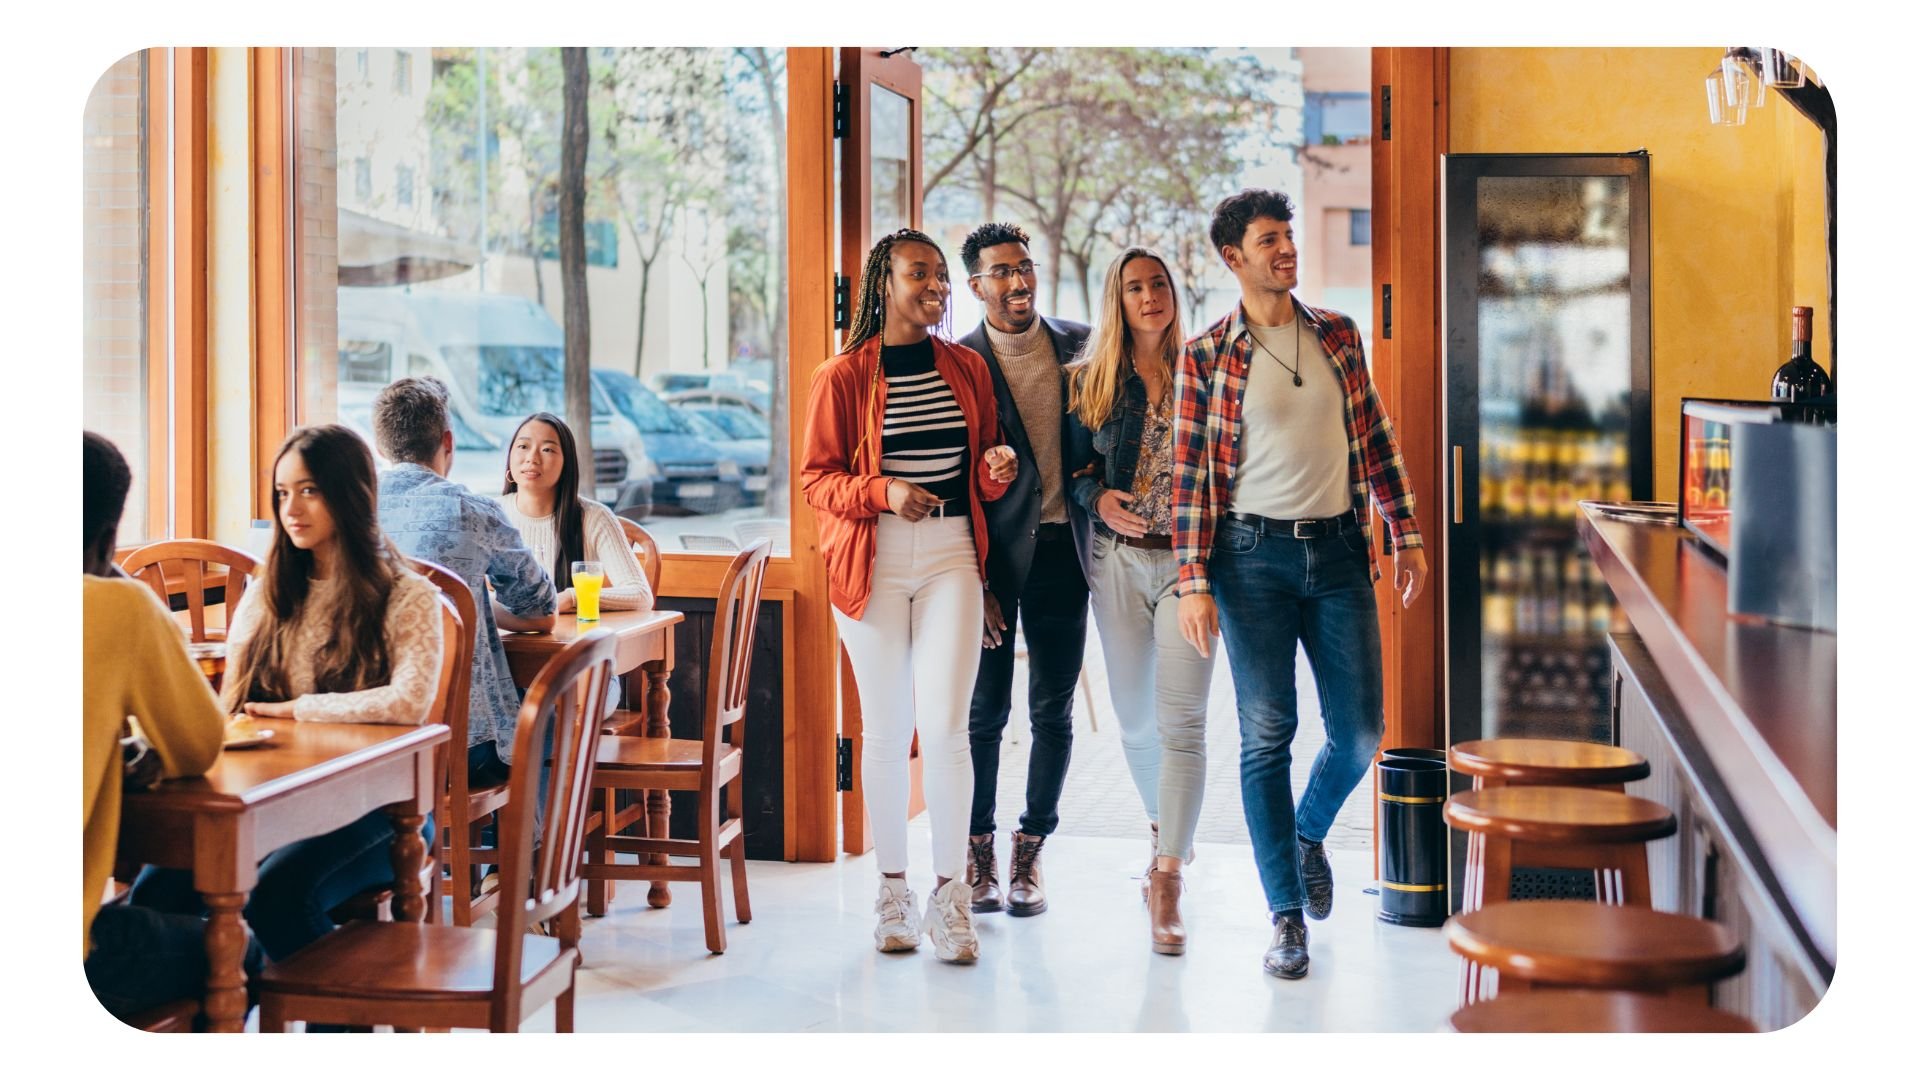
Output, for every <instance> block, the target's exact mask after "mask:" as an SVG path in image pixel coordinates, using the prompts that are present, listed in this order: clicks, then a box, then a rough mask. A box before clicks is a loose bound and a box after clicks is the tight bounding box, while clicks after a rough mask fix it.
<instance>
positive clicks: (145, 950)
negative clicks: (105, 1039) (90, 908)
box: [86, 904, 265, 1020]
mask: <svg viewBox="0 0 1920 1080" xmlns="http://www.w3.org/2000/svg"><path fill="white" fill-rule="evenodd" d="M92 938H93V948H92V949H91V950H90V951H88V953H87V962H86V972H87V983H88V985H90V986H92V987H93V994H94V996H95V997H97V998H99V999H100V1004H102V1005H104V1006H106V1008H107V1011H108V1012H110V1013H112V1014H113V1015H115V1016H117V1017H119V1018H120V1019H122V1020H126V1019H130V1018H132V1017H133V1016H134V1015H135V1014H137V1013H140V1012H144V1011H146V1010H147V1009H151V1008H154V1007H155V1006H158V1005H164V1004H166V1003H167V1002H169V1001H178V1000H180V999H182V998H199V997H201V996H202V995H204V994H205V993H206V992H207V943H206V938H207V920H205V919H203V918H201V917H199V916H198V915H183V914H176V913H173V912H165V911H155V910H153V909H152V908H144V907H136V906H134V905H133V904H107V905H105V906H104V907H102V908H101V909H100V911H99V913H98V914H97V915H95V916H94V917H93V931H92ZM264 962H265V955H264V954H263V953H262V952H261V950H260V943H259V942H258V941H256V940H255V939H254V936H253V935H252V934H248V935H247V951H246V954H245V956H244V957H243V958H242V960H241V966H242V967H243V968H244V969H245V971H246V973H247V1005H248V1006H249V1007H251V1006H252V1005H253V992H254V983H255V981H256V980H258V979H259V977H260V968H261V966H262V965H263V963H264Z"/></svg>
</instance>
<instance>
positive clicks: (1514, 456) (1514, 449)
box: [1500, 430, 1533, 521]
mask: <svg viewBox="0 0 1920 1080" xmlns="http://www.w3.org/2000/svg"><path fill="white" fill-rule="evenodd" d="M1528 434H1529V433H1528V432H1526V431H1524V430H1523V431H1521V433H1520V438H1519V439H1518V440H1516V441H1515V442H1514V443H1513V444H1512V445H1511V447H1510V448H1509V449H1508V451H1507V467H1506V475H1505V476H1503V477H1502V478H1501V481H1500V516H1501V517H1503V518H1505V519H1506V520H1508V521H1520V520H1522V519H1523V518H1525V517H1526V516H1527V470H1528V469H1530V468H1532V467H1533V446H1532V444H1531V443H1529V442H1528V440H1527V436H1528Z"/></svg>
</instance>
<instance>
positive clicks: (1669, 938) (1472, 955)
mask: <svg viewBox="0 0 1920 1080" xmlns="http://www.w3.org/2000/svg"><path fill="white" fill-rule="evenodd" d="M1447 946H1448V947H1449V948H1451V949H1452V950H1453V951H1454V952H1456V953H1458V954H1460V955H1461V956H1464V957H1466V958H1467V959H1468V960H1471V961H1473V962H1474V963H1477V964H1480V965H1482V966H1484V967H1490V968H1493V969H1494V970H1496V971H1499V972H1501V973H1502V974H1506V973H1509V972H1511V973H1512V974H1513V975H1514V976H1516V977H1518V978H1521V979H1528V980H1532V981H1534V982H1539V983H1547V984H1552V985H1556V986H1581V987H1592V988H1596V989H1609V990H1667V989H1671V988H1674V987H1680V986H1693V985H1697V984H1703V983H1711V982H1713V981H1715V980H1717V979H1724V978H1726V977H1727V976H1729V975H1734V974H1737V973H1738V972H1739V971H1740V969H1741V968H1743V967H1745V966H1746V961H1747V957H1746V950H1745V949H1744V948H1742V947H1741V945H1740V940H1739V939H1738V938H1736V937H1734V935H1733V932H1732V931H1730V930H1728V929H1727V928H1726V927H1724V926H1721V925H1720V924H1719V923H1713V922H1708V921H1706V920H1705V919H1695V918H1692V917H1690V916H1687V915H1675V914H1673V913H1671V912H1665V911H1653V910H1651V909H1648V908H1639V907H1615V906H1612V905H1609V904H1595V903H1590V902H1587V901H1583V900H1526V901H1521V902H1518V903H1514V902H1508V903H1499V904H1488V905H1487V906H1486V907H1483V908H1481V909H1480V910H1478V911H1469V912H1466V913H1464V914H1460V915H1456V916H1454V918H1453V919H1452V920H1451V921H1449V922H1448V923H1447Z"/></svg>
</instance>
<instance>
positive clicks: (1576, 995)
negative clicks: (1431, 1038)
mask: <svg viewBox="0 0 1920 1080" xmlns="http://www.w3.org/2000/svg"><path fill="white" fill-rule="evenodd" d="M1447 1030H1449V1031H1461V1032H1471V1033H1474V1034H1483V1033H1492V1032H1509V1031H1510V1032H1595V1031H1617V1032H1647V1033H1672V1034H1688V1033H1694V1034H1722V1033H1729V1034H1731V1033H1751V1032H1755V1031H1758V1030H1760V1029H1759V1028H1757V1027H1755V1026H1754V1025H1753V1022H1752V1021H1750V1020H1748V1019H1747V1018H1746V1017H1744V1016H1735V1015H1734V1014H1733V1013H1730V1012H1725V1011H1722V1010H1720V1009H1715V1008H1712V1007H1710V1006H1706V1005H1701V1004H1699V1003H1697V1002H1692V1001H1675V1000H1674V999H1673V998H1670V997H1652V996H1650V995H1647V994H1634V993H1628V992H1626V991H1624V990H1536V991H1534V992H1533V993H1531V994H1508V995H1506V996H1504V997H1497V998H1493V999H1492V1000H1489V1001H1482V1002H1480V1003H1479V1004H1478V1005H1469V1006H1467V1007H1466V1008H1464V1009H1461V1010H1459V1011H1458V1012H1456V1013H1454V1014H1453V1016H1451V1017H1450V1018H1448V1020H1447Z"/></svg>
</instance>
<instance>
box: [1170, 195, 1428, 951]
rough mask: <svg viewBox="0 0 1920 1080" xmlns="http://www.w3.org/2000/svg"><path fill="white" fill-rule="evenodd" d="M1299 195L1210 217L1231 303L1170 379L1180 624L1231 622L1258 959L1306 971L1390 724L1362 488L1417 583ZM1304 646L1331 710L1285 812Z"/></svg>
mask: <svg viewBox="0 0 1920 1080" xmlns="http://www.w3.org/2000/svg"><path fill="white" fill-rule="evenodd" d="M1292 220H1293V206H1292V204H1291V203H1290V202H1289V201H1288V200H1287V197H1286V196H1285V195H1283V194H1281V193H1279V192H1277V191H1265V190H1259V189H1248V190H1246V191H1242V192H1240V193H1239V194H1238V195H1234V196H1231V197H1229V198H1227V199H1226V200H1225V201H1223V202H1222V203H1221V204H1220V205H1219V206H1218V207H1216V208H1215V209H1214V212H1213V222H1212V226H1211V228H1210V230H1209V233H1210V239H1211V240H1212V242H1213V246H1214V248H1215V250H1217V251H1219V252H1220V256H1221V258H1222V259H1224V260H1225V261H1226V264H1227V268H1228V269H1230V270H1232V271H1233V274H1234V277H1236V278H1237V279H1239V282H1240V303H1239V305H1238V306H1236V307H1235V308H1234V310H1233V312H1232V313H1231V314H1229V315H1227V316H1226V317H1225V318H1223V319H1221V320H1220V321H1219V322H1216V323H1214V324H1213V326H1212V327H1210V328H1208V330H1207V331H1206V333H1204V334H1201V335H1200V336H1199V337H1197V338H1195V339H1193V340H1192V341H1191V342H1188V343H1187V347H1186V350H1185V352H1184V353H1183V354H1182V356H1181V358H1180V365H1179V370H1178V371H1177V372H1175V377H1174V436H1173V442H1174V451H1173V453H1174V494H1173V502H1174V519H1173V546H1174V552H1175V554H1176V556H1177V557H1178V559H1179V564H1180V581H1179V584H1178V585H1177V586H1176V587H1175V592H1176V593H1177V594H1178V595H1179V596H1180V605H1179V609H1180V630H1181V633H1182V634H1183V635H1184V636H1185V637H1186V639H1187V641H1189V642H1190V643H1192V645H1193V647H1194V648H1195V649H1198V650H1199V651H1200V653H1201V654H1202V655H1207V654H1208V653H1209V652H1210V650H1211V649H1212V646H1213V638H1214V636H1215V635H1216V634H1220V635H1223V636H1224V637H1225V640H1226V646H1227V662H1228V665H1229V666H1230V667H1231V668H1232V670H1233V686H1234V695H1235V698H1236V700H1237V702H1238V705H1239V712H1240V740H1241V742H1240V797H1241V801H1242V803H1243V804H1244V806H1245V808H1246V814H1247V831H1248V832H1249V833H1250V834H1251V836H1252V838H1253V850H1254V861H1255V862H1256V863H1257V865H1258V866H1259V869H1260V882H1261V885H1262V887H1263V888H1264V889H1265V891H1266V894H1267V906H1268V908H1269V910H1270V912H1271V913H1272V918H1273V922H1274V933H1273V941H1272V944H1271V945H1270V946H1269V947H1268V949H1267V952H1266V955H1265V957H1264V958H1263V965H1264V966H1265V968H1266V970H1267V972H1268V973H1269V974H1272V975H1276V976H1279V977H1280V978H1284V979H1297V978H1300V977H1302V976H1304V975H1305V974H1306V973H1307V928H1306V923H1305V921H1304V920H1303V918H1302V909H1303V908H1304V913H1305V914H1306V915H1311V916H1312V917H1314V918H1316V919H1324V918H1326V917H1327V915H1328V913H1330V912H1331V911H1332V910H1333V871H1332V868H1331V867H1330V866H1329V864H1328V862H1327V856H1326V851H1325V850H1324V848H1323V847H1322V846H1321V841H1322V840H1324V839H1325V837H1326V834H1327V830H1328V828H1330V827H1331V826H1332V824H1333V818H1334V815H1335V814H1336V813H1337V812H1338V811H1339V809H1340V805H1341V804H1342V803H1344V802H1345V801H1346V799H1347V796H1348V795H1349V794H1351V793H1352V792H1353V789H1354V787H1355V786H1357V785H1358V784H1359V782H1360V778H1361V777H1362V776H1364V775H1366V770H1367V767H1368V765H1369V764H1370V763H1371V762H1372V760H1373V755H1374V752H1375V751H1376V750H1377V749H1379V746H1380V735H1381V730H1382V725H1383V721H1382V697H1383V695H1382V692H1381V666H1380V627H1379V622H1378V613H1377V611H1376V609H1375V606H1374V599H1373V581H1374V579H1375V578H1377V577H1378V576H1379V571H1378V569H1376V568H1375V566H1374V561H1373V544H1372V542H1371V540H1370V537H1371V535H1372V533H1371V531H1370V528H1369V519H1368V513H1367V501H1368V497H1369V495H1371V497H1372V499H1373V502H1374V503H1375V504H1376V505H1378V506H1379V508H1380V513H1381V515H1382V516H1383V517H1384V518H1385V519H1386V522H1387V528H1388V531H1389V532H1390V533H1391V535H1392V537H1393V551H1394V554H1393V572H1394V588H1395V591H1397V592H1398V593H1399V594H1400V599H1401V603H1402V604H1405V605H1408V606H1411V605H1412V604H1413V601H1414V599H1415V598H1416V597H1418V596H1419V595H1420V590H1421V588H1422V587H1423V586H1424V585H1425V583H1426V578H1427V563H1426V556H1425V555H1424V553H1423V552H1422V550H1421V541H1420V530H1419V527H1418V526H1417V525H1416V524H1415V522H1414V517H1413V489H1412V487H1411V486H1410V485H1409V484H1408V482H1407V477H1406V472H1405V470H1404V469H1403V468H1402V466H1401V463H1400V448H1399V445H1398V443H1397V441H1396V440H1395V438H1394V434H1393V425H1392V424H1390V423H1388V421H1387V415H1386V412H1385V411H1384V410H1383V409H1382V408H1381V406H1380V399H1379V396H1378V395H1376V394H1375V393H1374V389H1373V380H1372V379H1371V378H1369V377H1368V375H1367V364H1366V357H1365V355H1364V354H1363V352H1362V349H1361V345H1360V333H1359V330H1358V328H1356V327H1355V326H1354V323H1353V320H1352V319H1349V318H1347V317H1346V316H1345V315H1342V314H1340V313H1339V312H1336V311H1328V310H1324V309H1318V308H1311V307H1308V306H1307V305H1305V304H1302V303H1300V302H1299V301H1298V300H1296V299H1294V297H1293V289H1294V287H1295V285H1297V284H1298V282H1299V273H1298V265H1297V259H1298V252H1297V251H1296V249H1295V248H1294V243H1293V226H1292ZM1296 642H1298V643H1300V644H1303V645H1304V646H1305V648H1306V652H1307V660H1308V663H1309V664H1311V665H1312V667H1313V675H1314V682H1315V684H1316V686H1317V688H1318V690H1319V694H1320V706H1321V713H1322V715H1323V716H1324V718H1325V720H1326V726H1327V741H1326V745H1325V746H1324V747H1323V748H1322V749H1321V751H1320V754H1319V756H1318V757H1317V758H1316V759H1315V760H1314V763H1313V769H1312V772H1311V773H1310V774H1309V777H1308V780H1307V790H1306V794H1305V795H1304V796H1303V797H1302V798H1301V800H1300V807H1299V813H1298V817H1297V818H1296V816H1295V809H1294V803H1293V786H1292V778H1291V771H1292V765H1293V753H1292V744H1293V733H1294V729H1295V727H1296V726H1297V725H1298V715H1297V709H1296V704H1295V700H1294V655H1295V652H1296V649H1297V648H1298V646H1297V645H1296Z"/></svg>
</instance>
